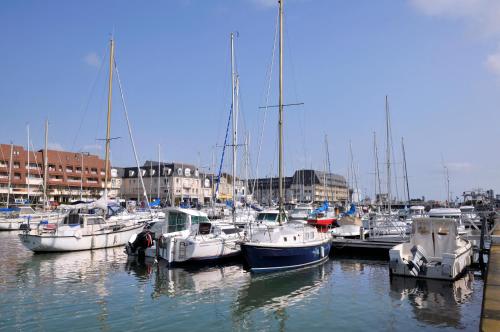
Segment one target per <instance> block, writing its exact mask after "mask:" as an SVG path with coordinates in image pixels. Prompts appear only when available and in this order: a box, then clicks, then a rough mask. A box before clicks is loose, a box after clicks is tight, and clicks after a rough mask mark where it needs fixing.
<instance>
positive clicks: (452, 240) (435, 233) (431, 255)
mask: <svg viewBox="0 0 500 332" xmlns="http://www.w3.org/2000/svg"><path fill="white" fill-rule="evenodd" d="M457 237H458V229H457V224H456V223H455V222H454V220H452V219H451V218H417V219H415V220H414V221H413V224H412V231H411V236H410V243H411V245H412V246H414V245H419V246H420V247H422V248H423V250H424V251H425V255H424V256H425V257H426V258H427V259H428V260H430V261H441V260H442V258H443V254H445V253H453V252H455V250H456V249H457Z"/></svg>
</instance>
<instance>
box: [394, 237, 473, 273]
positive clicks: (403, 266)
mask: <svg viewBox="0 0 500 332" xmlns="http://www.w3.org/2000/svg"><path fill="white" fill-rule="evenodd" d="M405 246H408V243H401V244H398V245H396V246H395V247H394V248H392V249H391V250H389V272H390V274H391V275H399V276H405V277H412V278H426V279H440V280H455V279H457V278H458V277H459V276H460V275H461V274H462V273H463V272H464V271H465V269H466V268H467V267H468V266H469V265H470V264H471V262H472V245H471V244H470V242H468V241H467V242H466V245H465V246H464V247H463V248H460V249H459V250H457V251H456V252H455V253H445V254H443V257H442V259H441V260H440V261H439V262H432V261H431V262H429V263H428V264H426V265H425V266H424V267H423V268H420V270H419V272H418V274H415V273H412V265H411V264H409V260H410V259H411V258H410V257H408V258H405V257H403V255H402V252H404V251H408V249H406V250H405Z"/></svg>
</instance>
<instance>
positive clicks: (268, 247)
mask: <svg viewBox="0 0 500 332" xmlns="http://www.w3.org/2000/svg"><path fill="white" fill-rule="evenodd" d="M278 3H279V26H280V29H279V30H280V38H279V104H278V106H279V122H278V126H279V137H278V138H279V165H278V174H279V208H278V214H277V220H278V223H277V224H276V225H273V226H268V227H257V228H254V229H252V230H250V231H248V232H247V233H248V234H247V238H246V239H245V240H244V241H243V242H242V243H241V250H242V252H243V255H244V257H245V260H246V262H247V263H248V266H249V268H250V270H251V271H252V272H268V271H276V270H285V269H294V268H299V267H303V266H307V265H311V264H315V263H320V262H324V261H326V260H327V259H328V254H329V252H330V248H331V236H330V234H327V233H320V232H318V230H317V229H316V228H315V227H312V226H309V225H303V224H295V225H293V224H291V223H284V221H285V220H286V213H285V209H284V190H283V189H284V188H283V0H279V1H278Z"/></svg>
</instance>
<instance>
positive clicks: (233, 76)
mask: <svg viewBox="0 0 500 332" xmlns="http://www.w3.org/2000/svg"><path fill="white" fill-rule="evenodd" d="M234 67H235V66H234V33H232V32H231V106H232V107H231V109H232V112H233V119H232V120H233V122H232V124H233V130H232V131H233V144H232V146H233V155H232V157H233V158H232V159H233V160H232V162H233V163H232V164H233V170H232V173H233V174H232V176H233V194H232V196H233V197H232V200H233V207H232V210H231V212H232V218H233V223H235V222H236V145H237V144H238V136H237V134H238V133H237V130H238V128H237V122H236V121H237V107H236V96H235V93H236V91H235V90H236V89H237V82H236V80H237V78H236V72H235V69H234Z"/></svg>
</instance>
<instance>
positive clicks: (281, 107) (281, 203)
mask: <svg viewBox="0 0 500 332" xmlns="http://www.w3.org/2000/svg"><path fill="white" fill-rule="evenodd" d="M283 1H284V0H278V3H279V18H280V21H279V25H280V38H279V40H280V41H279V103H278V106H279V122H278V125H279V165H278V177H279V194H280V197H279V214H278V222H279V224H280V225H281V223H282V221H283V220H282V219H283V216H284V213H285V210H284V207H283Z"/></svg>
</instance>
